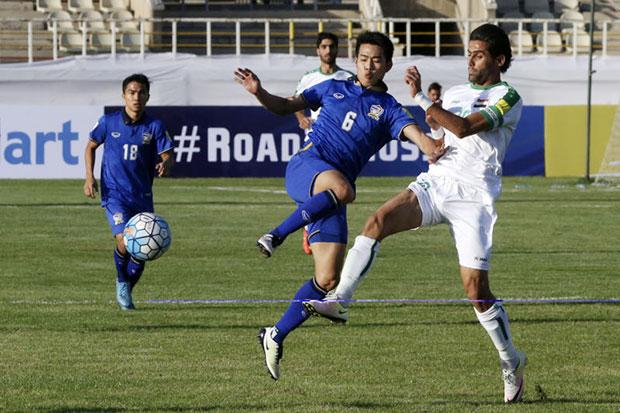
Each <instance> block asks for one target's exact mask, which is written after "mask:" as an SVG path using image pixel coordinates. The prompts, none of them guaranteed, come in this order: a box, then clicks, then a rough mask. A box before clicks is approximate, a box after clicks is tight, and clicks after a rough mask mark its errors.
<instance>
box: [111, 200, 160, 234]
mask: <svg viewBox="0 0 620 413" xmlns="http://www.w3.org/2000/svg"><path fill="white" fill-rule="evenodd" d="M104 208H105V215H106V217H107V218H108V224H109V225H110V229H111V230H112V235H115V236H116V234H120V233H121V232H123V230H124V229H125V224H126V223H127V221H129V220H130V219H131V217H133V216H134V215H136V214H138V213H140V212H154V211H153V206H150V207H149V206H148V205H147V206H141V207H136V206H135V205H132V206H130V205H127V204H126V203H124V202H122V201H118V200H116V199H108V201H107V202H106V203H105V206H104Z"/></svg>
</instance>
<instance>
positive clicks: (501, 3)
mask: <svg viewBox="0 0 620 413" xmlns="http://www.w3.org/2000/svg"><path fill="white" fill-rule="evenodd" d="M496 3H497V12H498V14H499V15H500V16H501V17H504V15H505V14H506V13H510V12H515V11H519V0H496Z"/></svg>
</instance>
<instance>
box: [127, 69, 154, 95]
mask: <svg viewBox="0 0 620 413" xmlns="http://www.w3.org/2000/svg"><path fill="white" fill-rule="evenodd" d="M131 82H138V83H140V84H141V85H142V86H144V88H145V89H146V93H149V90H150V89H151V82H150V81H149V78H148V77H146V76H145V75H143V74H142V73H134V74H133V75H131V76H127V77H126V78H125V80H123V93H125V89H126V88H127V85H128V84H130V83H131Z"/></svg>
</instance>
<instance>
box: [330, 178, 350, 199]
mask: <svg viewBox="0 0 620 413" xmlns="http://www.w3.org/2000/svg"><path fill="white" fill-rule="evenodd" d="M330 189H331V191H332V193H333V194H334V195H335V196H336V198H338V202H340V203H341V204H343V205H344V204H350V203H351V202H353V201H355V191H354V190H353V188H352V187H351V185H349V184H348V183H346V182H341V183H338V184H336V185H334V186H333V187H332V188H330Z"/></svg>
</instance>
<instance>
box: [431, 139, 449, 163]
mask: <svg viewBox="0 0 620 413" xmlns="http://www.w3.org/2000/svg"><path fill="white" fill-rule="evenodd" d="M446 150H447V148H446V146H445V145H444V144H443V140H442V142H441V144H440V145H439V146H437V147H436V148H435V150H434V151H433V152H432V153H431V154H429V155H426V157H427V158H428V163H430V164H433V163H435V162H437V161H438V160H439V158H441V157H442V156H443V155H444V154H445V153H446Z"/></svg>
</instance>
